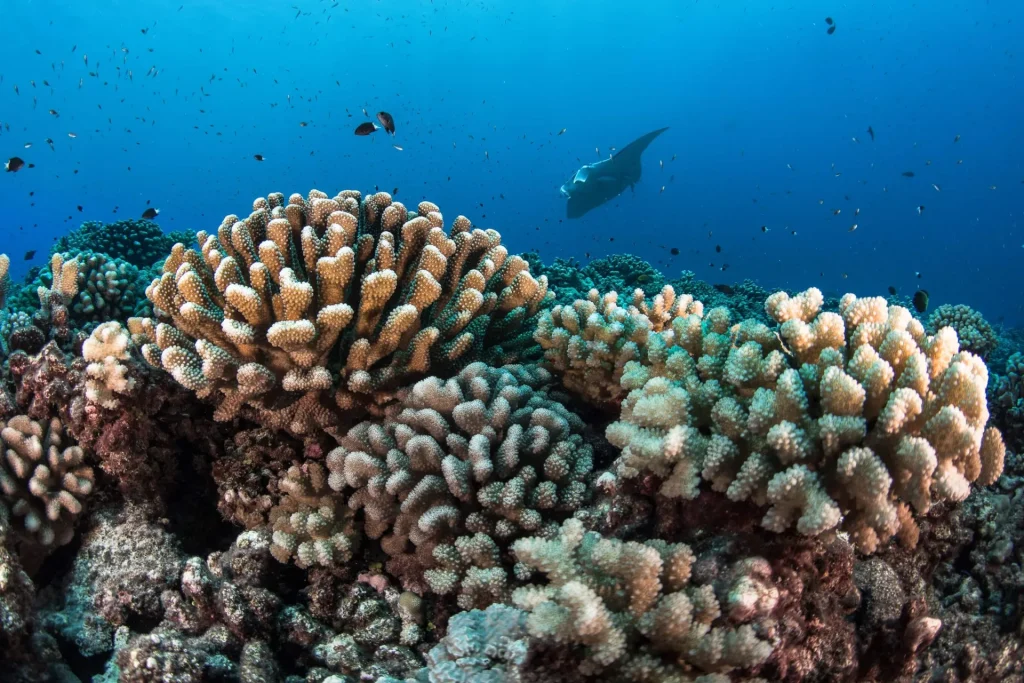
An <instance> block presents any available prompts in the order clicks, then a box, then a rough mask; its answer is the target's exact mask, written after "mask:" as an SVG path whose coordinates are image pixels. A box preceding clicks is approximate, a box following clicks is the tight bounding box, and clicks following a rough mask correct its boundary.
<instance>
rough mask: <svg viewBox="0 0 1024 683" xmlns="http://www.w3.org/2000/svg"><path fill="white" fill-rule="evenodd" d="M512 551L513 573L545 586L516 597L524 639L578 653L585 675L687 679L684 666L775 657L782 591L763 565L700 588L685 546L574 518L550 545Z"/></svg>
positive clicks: (738, 567)
mask: <svg viewBox="0 0 1024 683" xmlns="http://www.w3.org/2000/svg"><path fill="white" fill-rule="evenodd" d="M513 552H514V553H515V556H516V559H517V560H518V561H519V564H518V565H517V573H519V574H521V575H529V572H531V571H539V572H541V573H543V574H545V575H546V577H547V580H548V582H547V583H546V584H544V585H529V586H524V587H521V588H518V589H516V590H515V592H514V593H513V596H512V600H513V602H514V604H515V605H516V606H517V607H519V608H520V609H522V610H524V611H526V612H528V613H529V616H528V617H527V620H526V628H527V630H528V631H529V633H530V635H531V636H532V637H534V638H536V639H539V640H541V641H551V642H554V643H558V644H561V645H569V646H575V647H578V648H579V649H580V654H581V662H580V670H581V671H582V672H583V673H585V674H588V675H601V676H604V677H608V676H609V675H610V676H611V677H621V678H624V679H627V680H641V681H654V680H687V679H686V678H683V677H682V676H683V675H684V673H685V672H686V670H687V669H688V668H690V667H696V668H698V669H701V670H703V671H706V672H727V671H731V670H733V669H737V668H750V667H755V666H757V665H758V664H760V663H762V662H763V661H764V660H765V659H767V658H768V656H769V655H770V654H771V653H772V650H773V647H774V644H773V640H774V639H775V638H776V637H777V634H776V625H775V620H774V619H773V611H774V610H775V608H776V605H777V603H778V601H779V591H778V589H777V588H776V587H775V586H774V585H773V583H772V570H771V567H770V565H769V564H768V562H766V561H765V560H764V559H762V558H757V557H751V558H747V559H746V560H741V561H739V562H737V563H736V564H734V565H733V567H732V568H731V569H730V570H729V571H728V572H727V573H726V575H725V576H724V577H723V580H722V581H721V582H719V585H717V586H715V585H712V584H708V583H705V584H703V585H696V583H695V582H691V568H692V566H693V562H694V559H695V558H694V555H693V553H692V552H691V550H690V548H689V547H688V546H686V545H684V544H681V543H675V544H670V543H665V542H663V541H657V540H652V541H647V542H645V543H636V542H622V541H619V540H617V539H607V538H602V537H601V536H600V535H599V534H597V533H594V532H585V531H584V529H583V526H582V524H581V523H580V522H579V521H578V520H575V519H570V520H567V521H566V522H564V523H563V524H562V527H561V531H560V533H559V535H558V536H557V537H556V538H553V539H549V538H541V537H533V538H525V539H520V540H518V541H516V542H515V544H514V545H513ZM684 667H686V668H684ZM673 676H674V677H677V678H674V677H673Z"/></svg>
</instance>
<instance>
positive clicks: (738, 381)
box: [607, 289, 1005, 552]
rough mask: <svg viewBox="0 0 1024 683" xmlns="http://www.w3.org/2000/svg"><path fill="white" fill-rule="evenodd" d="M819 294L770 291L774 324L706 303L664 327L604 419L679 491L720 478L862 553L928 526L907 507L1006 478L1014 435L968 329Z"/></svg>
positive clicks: (782, 526)
mask: <svg viewBox="0 0 1024 683" xmlns="http://www.w3.org/2000/svg"><path fill="white" fill-rule="evenodd" d="M822 302H823V297H822V296H821V293H820V292H818V291H817V290H815V289H811V290H808V291H806V292H803V293H802V294H799V295H797V296H796V297H789V296H788V295H787V294H785V293H784V292H780V293H777V294H773V295H772V296H770V297H769V298H768V300H767V302H766V304H765V310H766V312H767V313H768V314H769V316H771V317H772V318H773V319H774V320H775V321H776V322H777V323H778V324H779V327H778V328H777V329H776V330H772V329H770V328H768V327H766V326H765V325H763V324H760V323H757V322H755V321H751V320H746V321H743V322H741V323H739V324H735V325H730V322H729V320H728V314H727V312H725V311H723V309H715V310H712V311H708V312H707V313H706V314H704V315H703V317H702V316H701V314H700V313H699V310H700V308H699V307H695V312H693V313H690V314H689V315H686V316H680V317H677V318H676V319H674V320H673V321H672V326H671V329H669V330H663V331H661V332H652V333H651V334H650V335H649V338H648V340H647V348H648V354H647V355H648V357H647V360H646V362H640V361H638V360H634V361H630V362H627V363H626V364H625V366H624V369H623V373H622V378H621V385H622V387H623V388H624V389H627V390H629V391H630V393H629V394H628V396H627V397H626V399H625V400H624V401H623V403H622V410H621V415H620V419H619V421H618V422H615V423H613V424H612V425H610V426H609V428H608V430H607V436H608V439H609V440H610V441H611V442H612V443H613V444H614V445H616V446H618V447H619V448H621V449H623V451H622V457H621V458H620V459H619V460H618V462H617V464H616V472H617V474H618V475H619V476H621V477H633V476H636V475H638V474H639V473H641V472H652V473H654V474H655V475H657V476H659V477H661V478H662V479H663V483H662V486H661V493H663V494H664V495H667V496H672V497H682V498H694V497H695V496H696V495H697V493H698V492H699V485H700V482H701V481H702V480H704V481H708V482H710V483H711V487H712V488H713V489H714V490H717V491H722V492H724V493H725V494H726V495H727V496H728V497H729V498H731V499H733V500H736V501H740V500H748V501H751V502H753V503H755V504H757V505H762V506H765V505H766V506H768V510H767V513H766V514H765V516H764V519H763V522H762V523H763V525H764V526H765V527H766V528H768V529H771V530H773V531H779V532H781V531H784V530H786V529H788V528H791V527H795V528H796V529H797V530H798V531H799V532H801V533H804V534H807V535H817V534H820V533H823V532H825V531H829V530H831V529H835V528H841V529H842V530H844V531H846V532H848V533H849V534H850V536H851V538H852V540H853V541H854V543H855V544H856V545H857V547H858V548H860V549H861V550H863V551H864V552H874V550H875V549H876V548H877V547H878V546H879V544H881V543H884V542H886V541H887V540H888V539H890V538H891V537H892V536H894V535H896V534H897V533H899V534H900V538H901V539H903V540H905V541H910V540H912V539H914V538H916V528H912V526H913V524H914V521H913V515H911V514H909V510H910V509H912V510H913V511H914V512H916V513H917V514H924V513H926V512H928V510H929V509H930V508H931V506H932V505H934V504H935V503H937V502H941V501H953V502H957V501H962V500H963V499H964V498H965V497H966V496H967V495H968V494H969V492H970V484H971V483H972V482H976V481H977V482H978V483H979V484H982V485H985V484H989V483H991V482H993V481H995V479H996V478H997V477H998V476H999V473H1000V472H1001V471H1002V460H1003V454H1004V452H1005V447H1004V446H1003V442H1002V437H1001V435H1000V434H999V432H998V430H996V429H995V428H994V427H989V428H987V429H986V424H987V422H988V408H987V405H986V399H985V388H986V384H987V382H988V371H987V369H986V368H985V365H984V363H983V362H982V361H981V359H980V358H978V357H977V356H975V355H974V354H972V353H970V352H966V351H961V350H960V348H959V344H958V340H957V335H956V332H955V331H953V330H952V329H951V328H948V327H947V328H942V329H940V330H938V331H937V332H936V333H935V334H933V335H929V334H926V332H925V330H924V328H923V327H922V325H921V323H920V322H919V321H918V320H917V319H915V318H914V317H913V316H912V315H911V314H910V312H909V311H908V310H907V309H905V308H902V307H899V306H888V305H887V303H886V301H885V300H884V299H881V298H858V297H856V296H854V295H852V294H848V295H846V296H844V297H843V298H842V300H841V301H840V304H839V312H838V313H832V312H825V311H822V310H821V306H822ZM901 506H903V507H901ZM905 506H909V508H907V507H905Z"/></svg>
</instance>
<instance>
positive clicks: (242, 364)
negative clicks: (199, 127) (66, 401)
mask: <svg viewBox="0 0 1024 683" xmlns="http://www.w3.org/2000/svg"><path fill="white" fill-rule="evenodd" d="M443 227H444V221H443V218H442V216H441V214H440V213H439V212H438V211H437V207H436V206H434V205H433V204H430V203H429V202H422V203H421V204H420V206H419V210H418V212H409V211H407V210H406V208H405V207H404V206H403V205H402V204H400V203H398V202H395V201H392V199H391V197H390V196H389V195H387V194H386V193H378V194H375V195H372V196H370V197H368V198H367V199H366V200H365V201H362V202H361V201H360V195H359V193H357V192H350V191H347V192H342V193H341V194H339V195H337V196H335V197H333V198H329V197H328V196H327V195H326V194H324V193H323V192H319V191H316V190H313V191H311V192H310V194H309V197H308V198H303V197H302V196H301V195H298V194H294V195H292V196H291V197H290V198H288V199H287V201H286V200H285V198H284V196H283V195H281V194H279V193H278V194H271V195H270V196H268V197H266V198H263V197H261V198H259V199H257V200H256V201H255V202H254V203H253V212H252V213H251V214H250V215H249V216H248V217H247V218H244V219H240V218H239V217H237V216H234V215H232V216H227V217H226V218H225V219H224V221H223V222H222V223H221V225H220V227H219V228H218V230H217V232H216V234H208V233H206V232H200V233H198V234H197V239H198V242H199V246H200V251H195V250H193V249H186V248H185V247H184V246H183V245H181V244H178V245H175V247H174V248H173V250H172V252H171V255H170V256H169V257H168V259H167V261H166V262H165V264H164V268H163V270H164V272H163V275H162V276H161V277H160V278H159V279H158V280H155V281H154V282H153V284H152V285H150V287H149V288H148V290H147V296H148V297H149V299H150V300H151V301H152V302H153V304H154V306H155V307H156V308H157V309H158V312H157V316H156V319H148V318H147V319H133V320H131V321H130V324H129V327H130V329H131V331H132V333H133V334H135V335H136V336H137V337H138V338H139V341H140V342H141V343H142V351H143V354H144V356H145V357H146V359H147V360H148V361H149V362H150V363H152V364H154V365H158V366H161V367H163V368H165V369H166V370H167V371H169V372H171V373H172V374H173V375H174V377H175V378H176V379H177V380H178V381H179V382H180V383H181V384H182V385H184V386H186V387H188V388H189V389H192V390H193V391H195V392H196V393H197V394H199V395H200V396H204V397H206V396H209V397H216V400H217V404H218V409H217V417H218V418H219V419H222V420H227V419H231V418H232V417H234V416H235V415H237V414H239V412H240V411H243V410H245V411H246V412H248V413H249V414H251V415H253V416H254V417H256V418H257V419H258V420H259V421H260V422H262V423H263V424H265V425H268V426H274V427H276V428H283V429H288V430H290V431H291V432H293V433H295V434H308V433H310V432H312V431H314V430H315V429H317V428H322V429H327V430H329V431H333V430H334V429H335V428H336V425H337V424H338V422H339V417H338V416H339V413H341V412H345V411H355V410H356V409H363V410H367V409H369V410H374V409H376V408H377V407H378V406H379V404H381V403H386V402H387V401H389V400H390V399H391V398H392V394H393V391H394V390H395V389H396V388H398V387H399V386H401V384H403V383H405V382H407V381H409V380H410V379H413V378H416V377H417V376H422V375H424V374H426V373H428V372H443V373H449V372H454V371H457V370H458V369H459V368H461V367H463V366H464V365H466V364H467V363H469V362H471V361H473V360H476V359H479V358H483V357H486V358H488V359H491V360H500V361H507V360H509V359H510V358H514V357H515V355H516V350H517V348H518V347H520V346H521V345H522V344H523V343H524V340H525V341H528V340H529V337H530V333H531V332H532V328H533V322H532V319H533V316H535V315H536V314H537V313H538V311H539V309H540V307H541V304H542V303H543V302H544V301H545V300H546V298H547V280H546V278H544V277H543V276H542V277H540V278H534V277H533V276H531V275H530V272H529V268H528V266H527V263H526V261H524V260H523V259H522V258H520V257H518V256H510V255H509V254H508V251H507V250H506V249H505V247H503V246H502V245H501V236H500V235H499V234H498V233H497V232H495V231H494V230H479V229H473V228H472V227H471V225H470V222H469V220H468V219H466V218H465V217H462V216H459V217H458V218H456V220H455V221H454V222H453V223H452V226H451V229H450V230H449V231H448V232H447V233H446V232H445V231H444V229H443Z"/></svg>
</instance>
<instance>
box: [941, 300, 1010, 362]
mask: <svg viewBox="0 0 1024 683" xmlns="http://www.w3.org/2000/svg"><path fill="white" fill-rule="evenodd" d="M943 327H952V328H953V330H954V331H955V332H956V336H957V338H958V339H959V340H960V348H961V349H963V350H964V351H970V352H971V353H973V354H975V355H977V356H981V359H982V360H988V355H989V354H990V353H992V351H993V350H995V348H996V346H997V345H998V344H999V335H997V334H996V331H995V330H993V329H992V326H991V325H989V324H988V321H987V320H985V318H984V317H982V315H981V313H979V312H978V311H976V310H974V309H973V308H971V307H970V306H967V305H965V304H956V305H955V306H954V305H951V304H943V305H941V306H939V307H938V308H936V309H935V311H934V312H933V313H932V314H931V315H930V316H929V317H928V331H929V332H931V333H932V334H934V333H936V332H938V331H939V330H941V329H942V328H943Z"/></svg>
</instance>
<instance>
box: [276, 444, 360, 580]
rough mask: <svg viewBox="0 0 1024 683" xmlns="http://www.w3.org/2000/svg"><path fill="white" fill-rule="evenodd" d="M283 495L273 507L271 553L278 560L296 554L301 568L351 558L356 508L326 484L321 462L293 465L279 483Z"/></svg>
mask: <svg viewBox="0 0 1024 683" xmlns="http://www.w3.org/2000/svg"><path fill="white" fill-rule="evenodd" d="M280 487H281V490H282V491H283V492H284V494H285V495H284V497H283V498H282V500H281V503H280V504H279V505H277V506H276V507H274V508H273V509H271V510H270V524H271V525H272V527H273V530H274V537H273V538H274V542H273V545H271V547H270V552H271V554H272V555H273V556H274V557H275V558H276V559H277V560H278V561H279V562H288V561H289V560H290V559H292V558H293V557H294V559H295V564H296V565H298V566H299V567H300V568H303V569H305V568H307V567H311V566H315V565H319V566H323V567H333V566H337V565H341V564H344V563H345V562H348V561H349V560H350V559H352V552H353V551H354V550H355V547H356V545H357V544H358V542H359V530H358V528H357V527H356V526H355V524H354V522H353V512H352V510H351V509H349V508H348V507H346V506H345V504H344V501H343V500H342V499H341V497H340V496H338V495H337V494H335V493H334V492H333V491H331V489H330V487H328V486H327V472H326V471H325V470H324V467H323V465H321V464H320V463H318V462H310V463H307V464H305V465H303V466H299V465H293V466H292V467H290V468H289V469H288V472H287V473H286V474H285V476H284V478H283V479H282V481H281V484H280Z"/></svg>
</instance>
